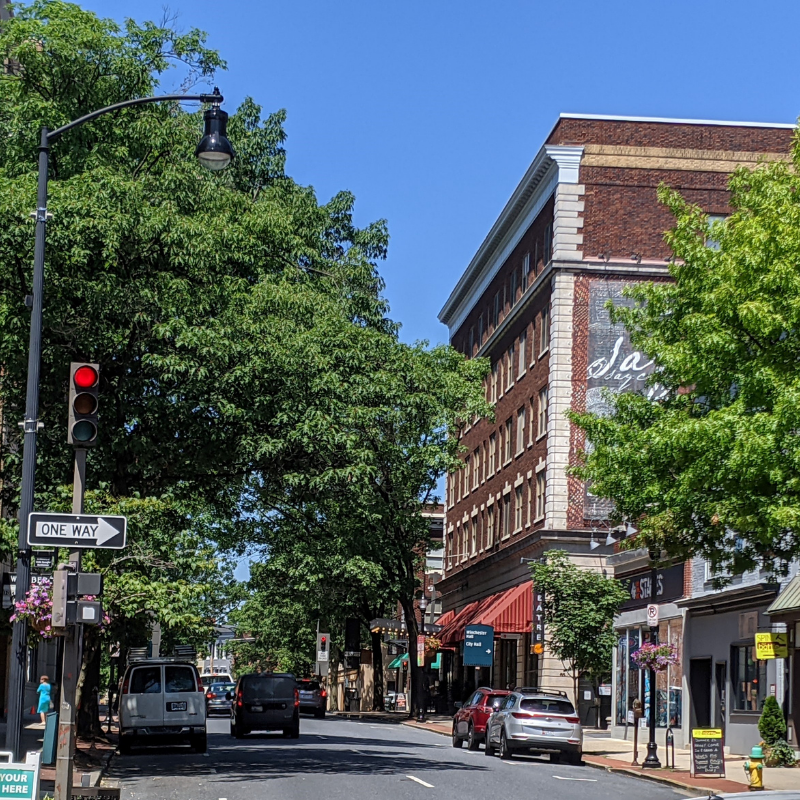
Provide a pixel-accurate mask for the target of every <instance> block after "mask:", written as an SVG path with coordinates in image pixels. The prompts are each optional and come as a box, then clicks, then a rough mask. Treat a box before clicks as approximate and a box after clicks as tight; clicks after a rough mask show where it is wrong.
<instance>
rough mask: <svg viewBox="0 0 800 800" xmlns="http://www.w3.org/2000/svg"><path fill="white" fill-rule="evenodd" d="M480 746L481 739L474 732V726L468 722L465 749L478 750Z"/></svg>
mask: <svg viewBox="0 0 800 800" xmlns="http://www.w3.org/2000/svg"><path fill="white" fill-rule="evenodd" d="M480 746H481V740H480V739H479V738H478V736H477V734H476V733H475V726H474V725H473V724H472V723H470V726H469V734H468V735H467V750H478V749H479V748H480Z"/></svg>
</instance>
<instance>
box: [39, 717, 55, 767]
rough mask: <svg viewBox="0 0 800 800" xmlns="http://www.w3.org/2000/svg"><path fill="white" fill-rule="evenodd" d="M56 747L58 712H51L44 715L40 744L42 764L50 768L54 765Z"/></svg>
mask: <svg viewBox="0 0 800 800" xmlns="http://www.w3.org/2000/svg"><path fill="white" fill-rule="evenodd" d="M57 746H58V712H57V711H51V712H50V713H49V714H45V715H44V743H43V744H42V764H45V765H47V766H51V765H53V764H55V763H56V749H57Z"/></svg>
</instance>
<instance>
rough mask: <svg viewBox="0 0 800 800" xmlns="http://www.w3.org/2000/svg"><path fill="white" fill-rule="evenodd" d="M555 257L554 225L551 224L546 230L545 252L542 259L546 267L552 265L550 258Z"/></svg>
mask: <svg viewBox="0 0 800 800" xmlns="http://www.w3.org/2000/svg"><path fill="white" fill-rule="evenodd" d="M552 255H553V225H552V224H549V225H548V226H547V227H546V228H545V229H544V252H543V253H542V258H543V260H544V263H545V266H546V265H547V264H549V263H550V258H551V256H552Z"/></svg>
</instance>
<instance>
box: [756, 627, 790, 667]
mask: <svg viewBox="0 0 800 800" xmlns="http://www.w3.org/2000/svg"><path fill="white" fill-rule="evenodd" d="M788 657H789V635H788V634H787V633H757V634H756V658H757V659H758V660H759V661H766V660H768V659H770V658H788Z"/></svg>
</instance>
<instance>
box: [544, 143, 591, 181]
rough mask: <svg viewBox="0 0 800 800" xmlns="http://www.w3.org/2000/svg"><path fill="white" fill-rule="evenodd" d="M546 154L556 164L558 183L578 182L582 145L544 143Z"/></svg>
mask: <svg viewBox="0 0 800 800" xmlns="http://www.w3.org/2000/svg"><path fill="white" fill-rule="evenodd" d="M544 149H545V151H546V152H547V155H548V156H550V158H552V159H553V161H555V162H556V164H558V182H559V183H578V182H579V181H578V172H579V169H580V166H581V159H582V158H583V147H581V146H573V145H560V144H546V145H545V146H544Z"/></svg>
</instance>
